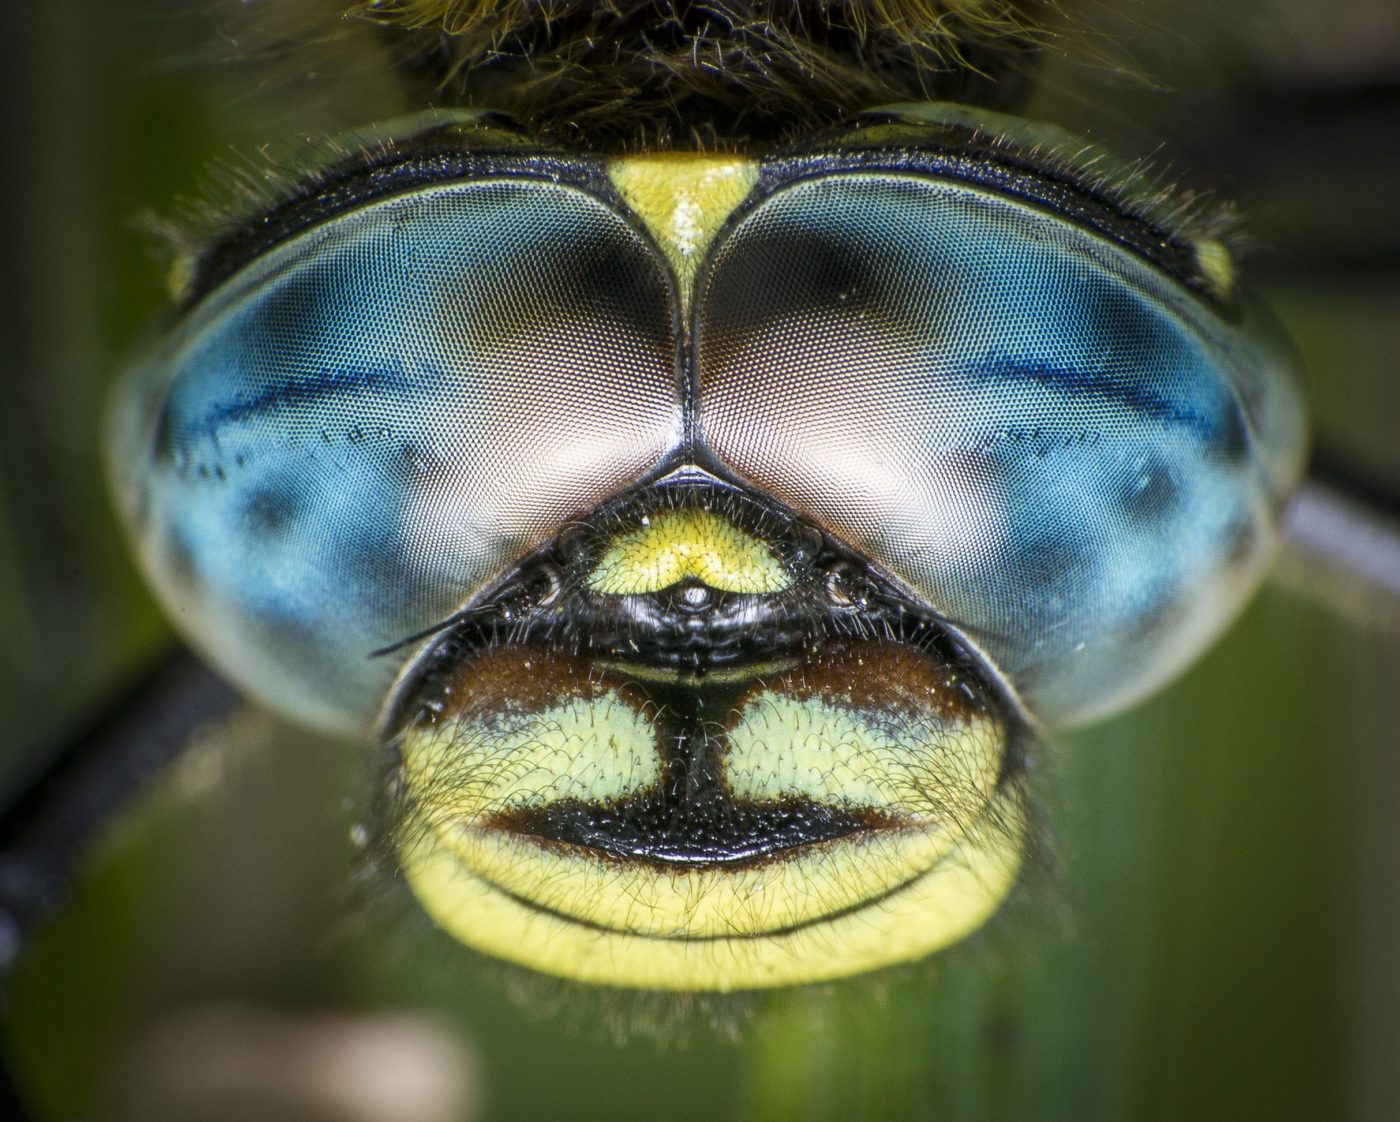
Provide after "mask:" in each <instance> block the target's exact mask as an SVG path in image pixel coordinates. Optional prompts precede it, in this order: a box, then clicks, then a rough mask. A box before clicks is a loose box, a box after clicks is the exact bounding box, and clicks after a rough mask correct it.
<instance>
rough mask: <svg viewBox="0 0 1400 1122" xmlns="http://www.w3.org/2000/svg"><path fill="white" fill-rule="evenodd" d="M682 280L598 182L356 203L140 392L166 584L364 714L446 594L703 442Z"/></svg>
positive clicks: (207, 315) (210, 639)
mask: <svg viewBox="0 0 1400 1122" xmlns="http://www.w3.org/2000/svg"><path fill="white" fill-rule="evenodd" d="M668 283H669V282H668V281H667V280H666V278H665V275H664V273H663V270H662V268H661V266H660V265H658V263H657V261H656V259H655V256H654V254H653V253H652V251H651V250H650V249H649V248H648V247H647V245H646V244H645V243H644V241H643V240H642V238H641V237H640V236H639V235H638V234H637V233H636V232H635V231H634V230H633V229H632V228H631V227H629V226H628V225H627V224H626V222H625V221H624V220H623V219H621V218H620V217H619V216H618V215H617V214H616V213H614V212H612V211H610V210H609V209H607V208H606V207H605V206H604V205H602V204H601V203H600V202H598V201H597V200H596V199H594V198H592V197H591V196H589V195H587V194H585V193H583V192H582V191H580V190H577V189H574V188H571V187H568V186H564V185H560V184H556V183H550V182H545V181H540V180H532V179H525V178H506V177H503V178H497V179H493V180H486V181H466V182H451V183H445V184H440V185H434V186H428V187H425V188H420V189H418V190H415V191H411V192H408V193H405V194H400V195H396V196H394V197H391V198H388V199H384V200H380V201H377V202H373V203H371V204H370V205H366V206H363V207H361V208H359V209H355V210H352V211H350V212H348V213H343V214H340V215H338V216H336V217H333V218H332V219H330V220H329V221H326V222H323V223H322V224H320V225H318V226H315V227H314V228H312V229H311V230H309V231H308V232H306V233H303V234H301V235H300V236H297V237H294V238H293V239H292V240H290V241H286V242H284V243H283V244H281V245H279V246H277V247H275V248H273V249H271V250H269V251H267V252H265V253H263V254H262V255H261V256H259V257H257V258H255V259H254V260H253V261H252V262H251V263H248V264H247V265H245V266H244V267H243V268H242V269H241V271H238V272H237V273H235V274H234V275H233V276H231V277H230V278H229V279H227V280H226V281H224V282H223V283H222V284H221V285H220V286H219V287H218V288H216V289H215V290H214V291H213V292H212V293H209V294H208V295H206V296H205V297H204V298H203V299H202V301H201V302H200V303H199V304H197V305H196V306H195V307H194V308H193V310H192V311H191V312H189V313H188V314H187V316H186V318H185V320H184V321H183V323H181V324H180V325H179V326H178V328H177V329H176V330H175V331H174V333H173V334H172V335H171V336H169V337H168V339H167V340H166V341H164V342H163V343H162V344H161V345H160V346H159V347H158V348H156V349H155V350H154V351H153V352H151V353H150V354H148V355H147V356H145V358H144V359H143V360H142V362H141V363H140V366H141V369H140V371H139V372H138V376H137V377H136V378H134V379H131V380H130V383H129V385H128V386H127V387H126V388H125V389H124V391H123V393H124V396H123V398H122V400H121V401H120V402H119V409H118V422H117V428H116V432H115V439H114V440H113V442H112V443H113V455H114V460H115V461H116V464H115V473H116V476H117V479H118V490H119V493H120V494H121V496H122V500H123V503H124V505H125V507H126V511H127V514H128V518H129V521H130V522H131V523H132V524H133V526H134V528H135V534H136V538H137V541H138V545H139V549H140V552H141V554H142V557H143V559H144V562H145V564H146V566H147V568H148V571H149V572H150V574H151V576H152V578H153V582H154V584H155V586H156V588H157V590H158V591H159V593H160V594H161V596H162V598H163V599H164V601H165V603H166V606H167V607H168V608H169V609H170V611H171V614H172V616H173V618H175V619H176V620H177V621H179V622H180V624H181V626H182V627H183V628H184V629H185V630H186V632H187V634H189V635H190V636H191V637H192V639H193V641H194V642H195V643H196V644H197V645H198V646H199V647H201V648H202V649H203V650H204V651H205V652H206V653H207V654H208V655H210V656H211V657H212V658H213V660H214V661H215V662H216V663H217V664H219V665H220V666H221V667H222V668H223V669H224V670H225V671H226V672H227V673H228V674H229V675H230V676H231V677H233V678H234V679H235V680H237V681H238V682H239V683H240V684H242V685H243V686H245V688H248V689H249V690H250V691H251V692H253V693H255V694H256V695H258V696H261V697H263V698H265V699H267V700H269V701H271V702H272V703H273V704H275V705H277V706H279V707H280V708H283V709H285V710H287V711H290V712H293V713H296V714H297V715H298V716H299V717H300V718H301V719H302V720H304V721H306V722H308V723H312V724H317V725H321V726H324V727H329V728H332V729H335V730H339V731H349V732H363V731H365V730H367V729H368V728H369V727H370V725H371V724H372V722H373V719H374V717H375V715H376V713H377V711H378V709H379V706H380V704H381V702H382V700H383V698H384V696H385V694H386V692H387V690H388V687H389V684H390V682H391V681H392V680H393V678H394V676H395V674H396V673H397V671H398V669H399V666H398V664H397V663H396V661H395V660H394V659H392V658H377V659H376V658H372V657H371V654H372V652H375V651H376V650H378V649H380V648H383V647H386V646H390V645H392V644H394V643H395V642H398V641H400V640H402V639H403V638H404V637H405V636H408V635H412V634H413V633H415V632H418V631H421V630H422V629H424V628H427V627H430V626H431V625H433V624H434V623H436V622H438V621H439V620H441V619H443V618H444V617H446V616H448V615H450V614H451V613H452V612H453V611H454V610H456V609H457V608H458V607H459V606H460V605H462V604H463V603H464V602H466V601H467V600H468V599H470V597H471V596H472V595H474V594H475V593H476V592H477V591H478V590H479V589H480V587H481V586H482V585H483V584H484V583H485V582H487V581H488V580H490V579H491V578H492V577H494V576H495V575H497V574H498V573H499V572H500V571H501V570H502V569H503V568H505V567H508V566H509V565H510V564H512V563H513V562H514V561H515V560H516V559H517V558H518V557H519V556H521V555H522V554H523V553H525V552H527V551H528V550H529V549H531V548H532V547H534V546H535V545H537V544H539V543H540V542H541V541H543V540H545V539H546V538H548V537H551V536H552V535H553V534H554V533H556V532H557V531H558V529H559V528H560V525H561V524H562V522H563V521H564V520H565V519H566V518H568V517H569V516H571V515H572V514H574V513H575V512H577V511H579V510H584V509H588V508H590V507H592V506H594V505H596V504H597V503H598V502H600V501H601V500H603V499H604V498H606V497H607V496H609V495H611V494H612V493H614V492H616V491H617V490H619V489H621V488H622V487H625V486H626V485H628V484H629V483H631V482H632V481H633V480H634V479H635V478H636V477H637V476H638V475H639V474H640V473H642V472H644V471H645V470H647V469H649V468H650V467H651V466H652V465H654V464H655V463H656V462H657V460H659V459H661V458H663V457H664V456H665V455H666V453H667V452H668V450H669V449H670V448H672V446H673V445H674V444H675V443H676V442H677V441H678V439H679V431H680V419H679V406H678V404H677V393H676V374H675V340H674V332H673V313H672V311H671V297H670V293H669V288H668Z"/></svg>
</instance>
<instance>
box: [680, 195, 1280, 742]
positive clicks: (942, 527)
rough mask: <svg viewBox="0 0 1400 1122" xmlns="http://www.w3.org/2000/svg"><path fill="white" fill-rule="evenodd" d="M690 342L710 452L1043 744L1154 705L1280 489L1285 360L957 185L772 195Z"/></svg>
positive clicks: (1056, 223) (1140, 271)
mask: <svg viewBox="0 0 1400 1122" xmlns="http://www.w3.org/2000/svg"><path fill="white" fill-rule="evenodd" d="M696 322H697V348H698V355H699V357H698V365H699V376H698V377H699V394H698V399H699V425H700V428H701V431H702V432H703V433H704V437H705V439H706V441H707V442H708V444H709V446H710V448H711V449H712V450H713V452H714V454H715V455H716V456H717V457H718V458H719V459H720V460H721V461H722V462H724V463H725V464H726V465H727V466H728V467H729V468H731V469H732V470H733V471H734V472H735V473H737V474H738V475H739V476H741V477H742V478H743V479H745V480H746V481H748V482H749V483H751V484H752V485H754V486H755V487H756V488H758V489H759V490H762V491H764V492H765V493H767V494H770V495H772V496H774V497H775V498H777V499H778V500H780V501H781V502H783V503H785V504H786V505H787V506H789V507H790V508H791V509H793V510H795V511H797V512H799V513H800V514H803V515H805V516H807V517H809V518H811V519H812V520H814V521H815V522H817V523H819V524H821V525H822V526H824V527H825V528H827V529H828V530H830V531H831V532H832V533H834V534H835V535H836V536H838V537H839V538H841V539H842V540H844V541H846V542H847V543H848V544H850V545H852V546H854V547H855V548H856V549H857V550H858V551H860V552H861V553H863V554H864V555H866V556H867V557H868V558H870V559H871V561H872V562H874V563H875V564H876V565H877V566H878V567H879V568H880V569H881V570H882V571H883V572H885V573H886V574H888V575H890V576H892V577H894V578H895V579H896V580H897V581H899V582H901V583H902V584H903V585H904V586H905V587H908V588H911V589H912V590H914V592H915V593H916V594H917V596H918V597H919V598H920V599H921V600H923V601H924V602H925V603H927V604H929V605H931V606H932V607H933V608H934V610H936V611H937V612H938V613H939V614H940V615H941V616H943V617H944V618H945V619H947V620H949V621H951V622H952V623H953V624H954V625H955V626H957V627H958V628H959V629H960V630H961V632H962V633H963V635H964V636H965V637H966V638H967V639H969V640H970V641H971V642H972V643H973V644H974V645H975V646H976V647H977V648H979V649H980V650H982V651H983V652H984V653H985V654H987V656H988V657H989V659H990V661H991V662H992V663H993V664H994V665H995V666H996V667H998V669H999V671H1000V672H1001V673H1002V675H1003V676H1004V678H1005V680H1006V681H1007V682H1008V683H1009V684H1010V685H1011V686H1012V687H1013V688H1014V690H1015V691H1016V692H1017V693H1018V695H1019V696H1020V697H1021V698H1022V699H1023V700H1024V702H1025V703H1026V705H1027V707H1028V708H1029V709H1030V710H1031V711H1032V712H1033V713H1035V714H1036V715H1037V717H1039V718H1040V719H1041V720H1042V721H1043V722H1045V723H1047V724H1052V725H1053V724H1061V723H1065V722H1070V721H1075V720H1081V719H1085V718H1087V717H1091V716H1096V715H1101V714H1103V713H1106V712H1108V711H1111V710H1114V709H1117V708H1121V707H1122V706H1123V705H1125V704H1127V703H1128V702H1129V701H1131V700H1133V699H1135V698H1136V697H1139V696H1141V695H1143V694H1145V693H1148V692H1150V691H1151V690H1152V689H1154V688H1155V687H1156V686H1158V685H1159V684H1160V683H1161V682H1162V681H1163V680H1165V678H1167V677H1169V676H1170V675H1171V674H1172V673H1174V672H1175V671H1176V670H1178V669H1179V668H1180V667H1181V666H1182V665H1184V663H1185V662H1186V661H1187V660H1189V659H1190V658H1191V657H1192V656H1193V655H1195V654H1196V653H1197V652H1198V651H1199V650H1200V648H1201V647H1202V646H1204V644H1205V643H1206V642H1207V641H1208V640H1209V639H1210V638H1211V637H1213V636H1214V635H1215V634H1216V633H1217V632H1218V631H1219V630H1220V629H1221V628H1222V627H1223V626H1224V625H1225V623H1226V622H1227V621H1228V620H1229V618H1230V617H1231V615H1232V614H1233V612H1234V611H1235V609H1236V608H1237V606H1238V605H1239V604H1240V603H1241V602H1242V600H1243V598H1244V596H1245V595H1246V594H1247V593H1248V592H1249V591H1250V590H1251V589H1252V588H1253V586H1254V584H1255V583H1256V582H1257V580H1258V577H1259V575H1260V572H1261V566H1262V562H1263V560H1264V558H1265V556H1266V555H1267V552H1268V546H1269V544H1270V542H1271V539H1272V533H1271V531H1272V529H1273V526H1274V524H1275V521H1276V516H1277V513H1278V510H1279V508H1280V506H1281V504H1282V501H1283V499H1284V498H1285V496H1286V494H1287V492H1288V490H1289V489H1290V488H1291V485H1292V483H1293V481H1294V478H1295V476H1296V472H1297V470H1298V464H1299V459H1300V453H1301V448H1302V443H1303V441H1302V424H1301V419H1300V418H1301V413H1300V409H1299V405H1298V401H1297V399H1296V397H1295V394H1294V391H1293V389H1292V386H1291V384H1290V382H1289V380H1288V379H1287V378H1285V377H1281V376H1280V375H1281V374H1284V373H1287V367H1288V366H1289V362H1288V359H1287V358H1286V357H1285V356H1284V355H1283V354H1282V352H1281V351H1280V349H1279V348H1278V347H1277V346H1275V345H1273V344H1271V343H1269V342H1268V341H1267V340H1265V339H1261V338H1259V337H1257V336H1256V335H1255V334H1254V333H1253V331H1252V329H1251V328H1249V327H1246V326H1244V325H1243V324H1242V323H1241V322H1238V321H1236V322H1232V321H1231V320H1230V319H1228V318H1227V317H1226V315H1225V314H1224V313H1223V312H1222V310H1221V309H1220V308H1219V307H1215V306H1212V304H1211V302H1210V301H1209V300H1207V299H1204V298H1202V297H1201V296H1198V295H1196V294H1195V293H1193V292H1192V291H1189V290H1188V288H1187V287H1186V286H1185V285H1184V284H1182V283H1180V282H1179V281H1178V280H1177V279H1175V278H1173V277H1172V276H1170V275H1168V273H1167V272H1166V271H1165V270H1163V269H1161V268H1158V267H1156V266H1154V265H1153V264H1151V263H1149V262H1148V261H1147V260H1144V259H1143V257H1142V256H1141V255H1139V254H1137V253H1134V252H1131V251H1130V250H1129V249H1126V248H1124V247H1122V246H1121V245H1119V244H1116V243H1115V242H1114V241H1113V240H1111V239H1110V238H1108V237H1106V236H1103V235H1101V234H1100V233H1097V232H1096V231H1094V230H1092V229H1088V228H1086V227H1085V226H1084V225H1082V224H1080V223H1077V222H1075V221H1071V220H1070V219H1068V218H1066V217H1065V216H1063V215H1059V214H1056V213H1053V212H1052V211H1051V210H1049V209H1048V208H1045V207H1039V206H1035V205H1031V204H1030V203H1027V202H1022V201H1020V200H1018V199H1014V198H1010V197H1007V196H1006V195H1005V194H997V193H993V192H991V191H988V190H985V189H982V188H980V187H978V186H975V185H969V184H967V183H961V182H956V181H952V180H949V179H946V178H945V179H937V178H931V177H927V176H920V175H917V174H912V173H899V172H882V173H865V172H852V173H848V174H841V175H828V176H824V177H820V178H815V179H807V180H803V181H799V182H797V183H795V184H793V185H791V186H789V187H786V188H783V189H780V190H778V191H776V192H774V193H773V194H772V195H770V196H769V197H768V198H767V199H766V200H765V201H763V202H762V203H760V204H759V205H758V206H756V207H755V208H754V209H753V210H752V211H751V212H750V213H749V214H748V215H747V216H746V217H745V218H744V219H743V220H742V221H741V222H739V223H738V224H737V225H736V227H735V228H734V229H733V231H732V232H731V233H730V234H729V235H728V237H727V238H726V239H725V241H724V242H723V243H722V244H721V245H720V247H719V248H718V249H717V251H716V255H715V258H714V260H713V263H712V266H711V268H710V270H709V272H708V275H707V277H706V279H705V282H704V286H703V289H702V291H701V293H700V297H699V299H698V302H697V320H696Z"/></svg>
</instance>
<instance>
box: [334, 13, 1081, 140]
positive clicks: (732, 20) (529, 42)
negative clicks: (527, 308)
mask: <svg viewBox="0 0 1400 1122" xmlns="http://www.w3.org/2000/svg"><path fill="white" fill-rule="evenodd" d="M1052 4H1053V0H865V2H862V0H704V2H692V0H656V2H652V3H640V2H635V0H605V2H597V3H595V2H593V0H359V2H358V3H357V4H356V5H355V6H354V7H352V8H351V9H350V12H349V14H350V15H351V16H352V17H358V18H361V19H366V20H370V21H374V22H376V23H379V24H382V25H383V26H384V27H385V28H386V29H389V30H392V31H393V33H394V34H395V35H396V36H397V37H399V39H400V42H401V50H402V52H403V53H402V55H401V59H402V64H403V69H404V72H405V73H406V74H407V75H409V76H410V77H411V78H412V79H413V80H415V81H417V82H418V83H419V84H420V86H421V89H420V91H419V93H420V94H421V95H422V96H423V97H425V98H426V99H427V100H429V101H432V102H436V103H437V104H444V103H449V104H464V105H475V106H483V107H489V108H492V109H497V110H501V111H503V112H506V113H510V114H512V115H513V116H515V117H517V118H518V119H520V120H521V121H522V122H523V123H524V124H526V125H528V126H529V127H530V128H532V129H533V130H535V131H537V132H539V133H542V134H544V135H548V136H553V137H555V138H557V139H560V140H565V141H568V142H569V143H570V144H572V145H575V146H579V145H582V146H587V147H605V146H606V147H614V148H616V147H624V148H638V147H650V148H655V147H664V146H667V145H673V144H674V145H696V144H699V145H702V146H707V147H708V146H722V147H729V146H734V145H736V144H738V143H740V142H741V141H740V138H742V139H743V140H749V141H754V142H757V143H760V144H762V143H767V142H772V141H778V140H782V139H785V138H787V137H789V136H791V135H794V134H796V133H799V132H810V131H812V130H813V129H819V128H823V127H827V126H831V125H833V124H836V123H838V122H840V121H841V120H843V119H844V118H846V117H847V116H849V115H850V114H852V113H856V112H859V111H860V110H863V109H868V108H871V107H872V106H877V105H882V104H888V103H891V102H899V101H916V100H917V101H924V100H937V99H949V100H956V101H960V102H963V103H964V104H977V105H982V106H985V107H989V108H1008V107H1010V105H1011V104H1013V103H1014V102H1015V101H1016V100H1017V99H1018V98H1019V97H1020V96H1021V94H1022V93H1023V92H1024V90H1025V89H1026V88H1027V86H1028V85H1029V79H1030V71H1031V68H1032V63H1033V60H1034V56H1035V53H1036V48H1037V47H1038V45H1039V44H1040V43H1041V42H1042V41H1043V40H1044V38H1045V36H1046V32H1045V31H1044V23H1045V17H1046V13H1047V12H1048V11H1049V10H1050V8H1051V5H1052Z"/></svg>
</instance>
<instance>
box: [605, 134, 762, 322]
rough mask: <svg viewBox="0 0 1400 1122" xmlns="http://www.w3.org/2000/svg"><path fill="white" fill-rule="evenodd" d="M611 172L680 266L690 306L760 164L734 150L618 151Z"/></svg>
mask: <svg viewBox="0 0 1400 1122" xmlns="http://www.w3.org/2000/svg"><path fill="white" fill-rule="evenodd" d="M608 174H609V176H610V177H611V178H612V181H613V186H615V187H616V188H617V190H618V193H619V194H621V195H622V197H623V199H624V200H625V201H626V203H627V205H628V206H629V207H631V208H632V210H633V212H634V213H635V214H636V215H637V217H638V218H640V219H641V220H642V222H643V223H644V224H645V225H646V228H647V229H648V230H649V231H650V232H651V236H652V237H654V238H655V239H656V242H657V244H658V245H659V246H660V247H661V251H662V252H663V253H664V254H665V255H666V258H667V260H668V261H669V262H670V264H671V268H672V269H674V270H675V273H676V279H677V281H678V282H679V284H680V297H681V303H682V305H683V306H684V307H687V308H688V307H689V306H690V294H691V291H692V289H693V288H694V284H695V273H696V271H697V270H698V269H699V267H700V262H701V261H702V260H703V259H704V256H705V250H706V249H707V248H708V247H709V245H710V243H711V242H712V241H713V240H714V237H715V234H717V233H718V232H719V229H720V227H721V226H723V225H724V221H725V219H726V218H728V217H729V215H730V214H732V213H733V211H734V208H735V207H737V206H738V205H739V204H740V203H741V202H743V201H744V199H745V198H746V197H747V196H748V193H749V192H750V191H751V190H753V186H754V184H755V183H757V182H758V165H757V164H755V163H754V162H753V161H752V160H746V159H743V158H741V157H738V156H732V155H731V156H717V155H708V154H705V153H702V152H653V153H648V154H644V155H637V156H622V157H619V158H618V159H616V160H614V161H613V162H612V164H611V166H610V167H609V168H608Z"/></svg>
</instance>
